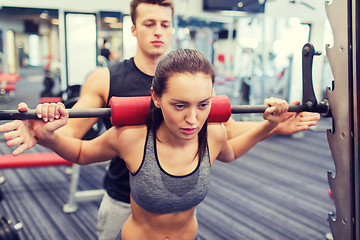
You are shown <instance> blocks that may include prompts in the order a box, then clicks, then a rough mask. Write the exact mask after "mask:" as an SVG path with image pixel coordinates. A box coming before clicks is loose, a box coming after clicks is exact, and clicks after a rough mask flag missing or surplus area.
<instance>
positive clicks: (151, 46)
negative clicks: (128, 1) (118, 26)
mask: <svg viewBox="0 0 360 240" xmlns="http://www.w3.org/2000/svg"><path fill="white" fill-rule="evenodd" d="M136 16H137V17H136V24H135V25H133V26H132V28H131V31H132V34H133V35H134V36H135V37H136V38H137V41H138V43H137V44H138V46H137V51H141V53H142V54H145V55H148V56H152V57H158V56H162V55H163V54H165V53H166V50H167V48H168V46H169V44H170V39H171V34H172V30H173V28H172V11H171V8H169V7H162V6H159V5H155V4H147V3H141V4H139V6H138V7H137V8H136Z"/></svg>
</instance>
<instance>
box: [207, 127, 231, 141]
mask: <svg viewBox="0 0 360 240" xmlns="http://www.w3.org/2000/svg"><path fill="white" fill-rule="evenodd" d="M226 139H227V134H226V128H225V126H224V124H222V123H209V124H208V140H209V141H215V142H222V141H224V140H226Z"/></svg>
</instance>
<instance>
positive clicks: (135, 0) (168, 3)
mask: <svg viewBox="0 0 360 240" xmlns="http://www.w3.org/2000/svg"><path fill="white" fill-rule="evenodd" d="M141 3H146V4H153V5H159V6H161V7H169V8H170V9H171V16H174V2H173V0H132V1H131V2H130V17H131V21H132V23H133V24H134V25H136V17H137V16H136V8H137V7H138V6H139V5H140V4H141Z"/></svg>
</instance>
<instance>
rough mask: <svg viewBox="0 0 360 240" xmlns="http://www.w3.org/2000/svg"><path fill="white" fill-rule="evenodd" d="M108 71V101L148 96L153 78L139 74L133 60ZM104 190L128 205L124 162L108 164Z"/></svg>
mask: <svg viewBox="0 0 360 240" xmlns="http://www.w3.org/2000/svg"><path fill="white" fill-rule="evenodd" d="M109 70H110V90H109V98H108V102H107V105H108V104H109V100H110V98H111V97H112V96H117V97H136V96H150V87H151V82H152V79H153V76H149V75H146V74H144V73H143V72H141V71H140V70H139V69H138V68H137V67H136V66H135V63H134V58H130V59H129V60H125V61H123V62H120V63H117V64H114V65H112V66H110V67H109ZM103 120H104V123H105V126H106V128H110V127H111V126H112V125H111V122H110V119H109V118H106V119H103ZM104 188H105V190H106V191H107V193H108V194H109V196H110V197H111V198H113V199H116V200H118V201H122V202H127V203H130V187H129V170H128V169H127V168H126V164H125V162H124V160H122V159H120V158H114V159H112V160H111V162H110V166H109V169H108V171H107V172H106V175H105V179H104Z"/></svg>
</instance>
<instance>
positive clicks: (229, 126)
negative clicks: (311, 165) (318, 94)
mask: <svg viewBox="0 0 360 240" xmlns="http://www.w3.org/2000/svg"><path fill="white" fill-rule="evenodd" d="M293 104H294V103H293ZM295 104H299V102H295ZM287 116H288V117H287V118H286V119H285V120H284V121H282V122H280V123H279V124H278V126H277V127H276V128H274V129H273V130H272V131H271V132H270V133H269V134H268V135H267V136H266V137H265V138H263V139H262V140H264V139H267V138H269V137H271V136H274V135H277V134H281V135H290V134H293V133H296V132H300V131H305V130H307V129H309V127H310V126H315V125H316V123H317V121H318V120H319V119H320V114H318V113H311V112H300V113H293V112H288V113H287ZM259 124H260V122H250V121H235V120H234V119H232V118H230V119H229V121H227V122H226V123H224V125H225V127H226V131H227V135H228V139H232V138H234V137H236V136H239V135H241V134H243V133H245V132H247V131H249V130H250V129H252V128H254V127H256V126H258V125H259Z"/></svg>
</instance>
